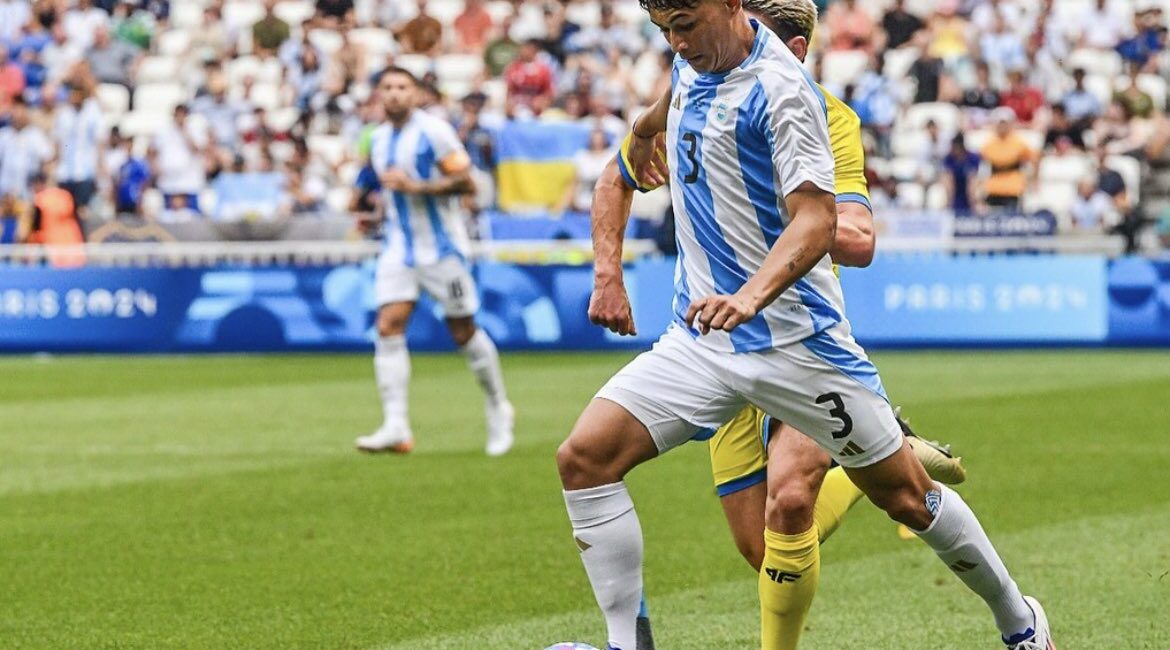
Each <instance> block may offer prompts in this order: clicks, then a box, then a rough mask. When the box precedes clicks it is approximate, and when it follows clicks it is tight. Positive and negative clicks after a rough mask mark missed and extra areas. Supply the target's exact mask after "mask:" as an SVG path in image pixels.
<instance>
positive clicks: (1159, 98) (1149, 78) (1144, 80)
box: [1127, 74, 1166, 111]
mask: <svg viewBox="0 0 1170 650" xmlns="http://www.w3.org/2000/svg"><path fill="white" fill-rule="evenodd" d="M1127 83H1128V82H1127ZM1137 86H1138V88H1140V89H1141V90H1142V92H1144V93H1146V94H1148V95H1149V96H1150V98H1151V99H1153V100H1154V107H1155V108H1157V109H1158V110H1159V111H1164V110H1166V80H1165V79H1163V78H1162V77H1160V76H1158V75H1156V74H1140V75H1138V78H1137Z"/></svg>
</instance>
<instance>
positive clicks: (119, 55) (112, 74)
mask: <svg viewBox="0 0 1170 650" xmlns="http://www.w3.org/2000/svg"><path fill="white" fill-rule="evenodd" d="M85 59H86V60H87V61H89V67H90V70H92V71H93V74H94V76H95V77H97V80H98V81H100V82H101V83H104V84H117V85H119V86H123V87H125V88H126V89H127V90H130V91H133V89H134V86H133V79H134V76H135V71H136V69H137V68H138V64H139V63H140V62H141V60H142V53H141V52H139V51H138V49H137V48H135V47H134V46H133V45H130V44H129V43H126V42H125V41H116V40H114V39H112V38H110V30H109V29H108V28H106V27H105V26H104V25H103V26H101V27H98V28H97V31H96V32H94V37H93V47H91V48H90V49H89V51H88V52H86V53H85Z"/></svg>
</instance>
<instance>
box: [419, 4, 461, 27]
mask: <svg viewBox="0 0 1170 650" xmlns="http://www.w3.org/2000/svg"><path fill="white" fill-rule="evenodd" d="M427 13H428V14H430V15H431V16H432V17H434V19H435V20H437V21H439V22H441V23H443V24H444V25H451V24H453V23H454V22H455V19H456V18H457V17H458V16H459V14H461V13H463V0H430V1H429V2H427ZM447 31H451V30H447Z"/></svg>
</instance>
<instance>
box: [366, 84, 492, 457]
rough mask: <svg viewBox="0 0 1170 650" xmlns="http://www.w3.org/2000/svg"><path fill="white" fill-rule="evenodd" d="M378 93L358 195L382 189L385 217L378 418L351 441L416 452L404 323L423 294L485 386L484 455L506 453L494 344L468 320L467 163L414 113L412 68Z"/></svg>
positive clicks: (456, 144) (475, 304) (471, 290)
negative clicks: (379, 120)
mask: <svg viewBox="0 0 1170 650" xmlns="http://www.w3.org/2000/svg"><path fill="white" fill-rule="evenodd" d="M375 88H376V91H375V92H377V93H378V95H379V97H380V98H381V100H382V102H383V106H384V109H385V115H386V121H385V122H384V123H383V124H382V125H381V126H379V127H378V128H377V129H376V130H375V131H374V133H373V135H372V137H371V140H370V154H369V155H370V168H371V169H372V170H373V174H367V175H365V176H363V178H364V179H365V183H366V184H367V187H364V188H360V189H365V190H369V189H371V188H376V189H378V190H380V191H381V192H382V195H383V198H382V201H383V203H384V208H385V210H384V213H385V215H386V226H385V248H384V250H383V251H382V254H381V255H380V256H379V257H378V267H377V277H376V281H375V287H374V290H375V294H376V299H377V303H378V316H377V328H378V340H377V341H376V342H375V344H374V373H375V376H376V377H377V381H378V389H379V391H380V393H381V396H382V408H383V410H384V415H385V419H384V421H383V423H382V426H381V427H379V428H378V430H377V431H375V432H374V433H372V434H370V435H368V436H363V437H360V438H358V439H357V447H358V449H360V450H362V451H369V452H378V451H390V452H397V453H405V452H408V451H410V450H411V449H412V448H413V446H414V437H413V435H412V433H411V429H410V421H409V418H408V416H407V388H408V385H409V383H410V353H409V351H408V350H407V347H406V325H407V322H408V321H409V320H410V315H411V313H412V312H413V311H414V307H415V305H416V304H417V301H418V297H419V291H420V289H421V290H424V291H426V292H427V293H428V294H430V295H431V297H432V298H434V300H435V301H436V302H438V303H439V304H440V305H441V306H442V307H443V312H444V315H445V316H446V319H447V328H448V329H449V330H450V331H451V336H452V338H454V339H455V343H456V344H457V345H458V346H459V348H460V349H461V350H462V351H463V353H464V354H465V355H466V356H467V361H468V364H469V365H470V366H471V371H472V372H473V373H474V374H475V377H476V379H477V380H478V381H479V385H480V387H481V388H482V389H483V393H484V398H485V413H486V417H487V427H488V436H487V445H486V451H487V454H488V455H489V456H499V455H502V454H505V453H507V452H508V450H509V449H511V448H512V443H513V433H512V426H513V419H514V413H513V410H512V404H511V403H510V402H509V401H508V396H507V393H506V391H505V388H504V377H503V373H502V372H501V370H500V358H499V353H498V352H497V351H496V345H495V343H493V342H492V340H491V338H489V337H488V335H487V333H486V332H484V331H483V330H481V329H479V328H478V327H477V326H476V324H475V320H474V315H475V313H476V311H477V310H478V309H479V294H478V292H477V290H476V286H475V282H474V280H473V279H472V277H471V273H470V270H469V267H468V264H467V254H468V249H469V241H470V240H469V238H468V235H467V227H466V224H465V223H464V218H463V214H462V212H461V209H460V207H459V197H460V196H461V195H463V194H466V193H468V192H471V191H473V189H474V188H473V186H472V182H471V176H470V167H471V161H470V158H468V155H467V152H466V151H465V150H464V148H463V145H462V144H461V143H460V141H459V137H458V136H457V135H456V133H455V129H454V128H453V127H452V126H451V125H450V124H448V123H447V122H444V121H443V120H441V119H438V118H436V117H433V116H430V115H428V114H426V113H425V112H423V111H421V110H416V106H417V101H418V95H419V88H418V81H417V80H416V79H415V78H414V75H412V74H411V73H410V72H409V71H407V70H405V69H402V68H396V67H390V68H387V69H386V70H384V71H383V72H382V73H381V74H380V76H379V77H378V79H377V81H376V84H375Z"/></svg>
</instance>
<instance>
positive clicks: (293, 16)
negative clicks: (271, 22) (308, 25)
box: [272, 0, 317, 27]
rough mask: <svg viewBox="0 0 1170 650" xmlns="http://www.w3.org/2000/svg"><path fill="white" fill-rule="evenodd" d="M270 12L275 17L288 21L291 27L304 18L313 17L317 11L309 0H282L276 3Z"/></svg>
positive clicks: (298, 23)
mask: <svg viewBox="0 0 1170 650" xmlns="http://www.w3.org/2000/svg"><path fill="white" fill-rule="evenodd" d="M272 13H274V14H276V17H277V18H279V19H281V20H283V21H284V22H286V23H288V24H289V26H291V27H296V26H297V25H300V24H301V23H303V22H305V21H306V20H308V19H310V18H312V17H313V15H314V14H315V13H317V9H316V8H315V7H314V6H313V3H312V2H311V1H310V0H284V1H283V2H278V3H276V6H275V7H273V9H272Z"/></svg>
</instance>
